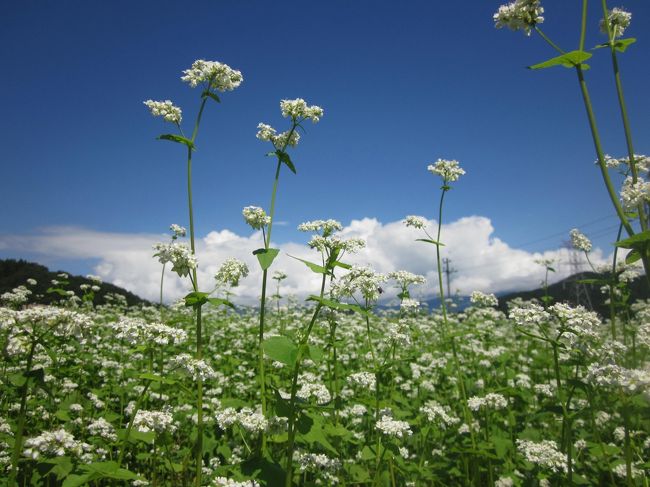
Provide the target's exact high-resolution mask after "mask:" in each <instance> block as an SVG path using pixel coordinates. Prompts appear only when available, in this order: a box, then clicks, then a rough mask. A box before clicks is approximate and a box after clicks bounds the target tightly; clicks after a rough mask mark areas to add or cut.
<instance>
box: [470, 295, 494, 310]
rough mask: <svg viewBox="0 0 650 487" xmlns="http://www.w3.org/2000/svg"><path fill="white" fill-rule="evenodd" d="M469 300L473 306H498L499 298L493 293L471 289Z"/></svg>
mask: <svg viewBox="0 0 650 487" xmlns="http://www.w3.org/2000/svg"><path fill="white" fill-rule="evenodd" d="M469 300H470V301H471V303H472V304H473V305H475V306H481V307H490V306H499V300H498V299H497V297H496V296H495V295H494V294H485V293H482V292H481V291H473V292H472V295H471V296H470V298H469Z"/></svg>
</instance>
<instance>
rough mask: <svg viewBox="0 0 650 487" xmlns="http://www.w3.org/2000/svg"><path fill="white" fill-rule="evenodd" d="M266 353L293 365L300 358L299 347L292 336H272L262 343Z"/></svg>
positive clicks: (279, 360) (274, 358)
mask: <svg viewBox="0 0 650 487" xmlns="http://www.w3.org/2000/svg"><path fill="white" fill-rule="evenodd" d="M262 348H263V349H264V353H266V355H268V356H269V357H270V358H271V359H273V360H277V361H278V362H282V363H283V364H286V365H289V366H293V364H294V363H295V362H296V359H297V358H298V347H297V346H296V345H295V344H294V343H293V342H292V341H291V339H290V338H288V337H284V336H275V337H270V338H267V339H266V340H264V343H262Z"/></svg>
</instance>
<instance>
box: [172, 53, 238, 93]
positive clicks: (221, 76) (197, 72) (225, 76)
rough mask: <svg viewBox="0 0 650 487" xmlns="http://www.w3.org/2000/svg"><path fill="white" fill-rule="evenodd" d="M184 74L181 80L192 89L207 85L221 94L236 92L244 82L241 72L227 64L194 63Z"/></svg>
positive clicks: (200, 61) (199, 60)
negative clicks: (203, 84) (202, 84)
mask: <svg viewBox="0 0 650 487" xmlns="http://www.w3.org/2000/svg"><path fill="white" fill-rule="evenodd" d="M183 74H184V76H181V80H183V81H185V82H186V83H188V84H189V85H190V86H191V87H192V88H196V87H197V86H198V85H199V84H201V83H205V84H207V86H208V88H209V89H213V90H217V91H221V92H224V91H232V90H234V89H235V88H237V87H238V86H239V85H240V84H241V82H242V81H243V80H244V78H243V77H242V75H241V72H239V71H237V70H235V69H232V68H231V67H230V66H228V65H227V64H223V63H220V62H218V61H205V60H203V59H197V60H196V61H194V63H192V67H191V68H190V69H186V70H185V71H183Z"/></svg>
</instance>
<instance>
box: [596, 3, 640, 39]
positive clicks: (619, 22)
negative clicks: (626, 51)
mask: <svg viewBox="0 0 650 487" xmlns="http://www.w3.org/2000/svg"><path fill="white" fill-rule="evenodd" d="M631 21H632V14H631V13H630V12H626V11H625V10H623V9H622V8H618V7H616V8H613V9H612V10H610V11H609V12H607V22H605V19H600V31H601V32H602V33H603V34H607V33H608V31H609V32H610V33H611V35H612V39H615V38H616V37H620V36H622V35H623V33H624V32H625V29H627V28H628V27H629V26H630V22H631Z"/></svg>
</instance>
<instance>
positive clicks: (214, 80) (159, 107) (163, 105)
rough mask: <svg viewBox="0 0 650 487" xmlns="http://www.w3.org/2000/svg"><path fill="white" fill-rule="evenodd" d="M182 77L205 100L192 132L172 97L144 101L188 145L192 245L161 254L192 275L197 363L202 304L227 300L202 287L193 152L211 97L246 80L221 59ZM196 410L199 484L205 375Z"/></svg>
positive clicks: (201, 63)
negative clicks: (187, 131)
mask: <svg viewBox="0 0 650 487" xmlns="http://www.w3.org/2000/svg"><path fill="white" fill-rule="evenodd" d="M181 80H182V81H184V82H186V83H188V84H189V85H190V86H191V87H192V88H197V87H200V88H201V95H200V98H201V102H200V105H199V111H198V114H197V116H196V120H195V122H194V128H193V129H192V132H191V134H186V133H185V132H184V131H183V128H182V126H181V122H182V110H181V109H180V108H179V107H177V106H175V105H174V104H173V103H172V102H171V101H170V100H165V101H153V100H147V101H145V102H144V104H145V105H146V106H147V107H148V108H149V110H150V111H151V114H152V115H153V116H156V117H162V118H163V119H164V120H165V121H166V122H169V123H172V124H174V125H175V126H176V128H177V129H178V133H176V134H163V135H161V136H159V137H158V138H159V139H162V140H168V141H171V142H175V143H178V144H181V145H184V146H185V148H186V150H187V203H188V210H189V224H190V247H189V249H188V248H187V247H186V246H182V245H175V246H174V245H173V244H172V246H171V247H169V248H167V247H165V248H160V249H157V250H158V253H157V255H158V257H159V259H160V260H161V262H163V263H166V262H171V263H172V265H173V267H172V269H173V270H174V271H175V272H176V273H177V274H178V275H179V276H180V277H189V280H190V283H191V286H192V292H191V293H190V294H188V295H187V296H186V297H185V304H186V306H190V307H192V308H193V309H194V318H195V324H196V352H195V354H194V360H196V361H197V363H202V361H203V340H202V322H201V317H202V315H201V308H202V306H203V305H204V304H206V303H208V302H210V301H212V302H213V303H214V304H223V303H224V301H223V300H216V299H214V298H213V299H211V298H209V294H210V293H206V292H201V291H200V290H199V282H198V277H197V266H198V262H197V259H196V244H195V231H194V211H193V208H192V155H193V153H194V151H195V149H196V145H195V144H196V138H197V136H198V133H199V126H200V124H201V117H202V116H203V111H204V109H205V106H206V104H207V103H208V100H213V101H215V102H217V103H220V102H221V99H220V98H219V95H218V93H223V92H226V91H232V90H234V89H235V88H237V87H238V86H239V85H240V84H241V83H242V81H243V77H242V74H241V73H240V72H239V71H237V70H235V69H232V68H231V67H230V66H228V65H226V64H223V63H220V62H218V61H205V60H203V59H198V60H196V61H194V63H193V64H192V66H191V67H190V68H189V69H186V70H185V71H183V76H182V77H181ZM196 393H197V402H196V412H197V436H196V445H195V456H196V471H195V484H196V485H197V486H200V485H201V475H202V467H203V463H202V462H203V460H202V451H203V378H202V377H201V376H198V377H197V378H196Z"/></svg>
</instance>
